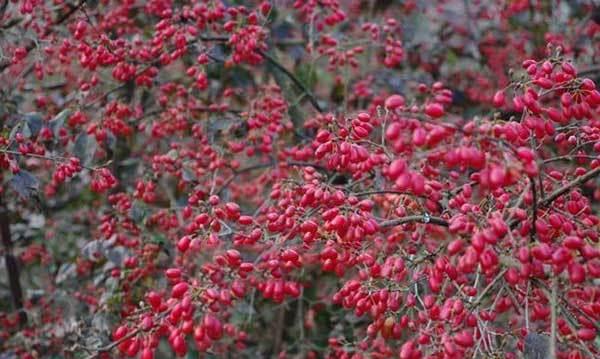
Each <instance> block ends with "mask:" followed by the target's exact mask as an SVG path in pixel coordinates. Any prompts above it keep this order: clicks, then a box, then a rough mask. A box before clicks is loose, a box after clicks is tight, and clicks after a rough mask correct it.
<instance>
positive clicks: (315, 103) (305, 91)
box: [258, 50, 323, 113]
mask: <svg viewBox="0 0 600 359" xmlns="http://www.w3.org/2000/svg"><path fill="white" fill-rule="evenodd" d="M258 53H259V54H260V55H261V56H263V57H264V58H265V59H267V61H269V62H270V63H271V64H272V65H273V66H275V67H276V68H277V69H278V70H279V71H281V72H283V73H284V74H285V75H286V76H287V77H288V78H289V79H290V80H292V82H293V83H294V84H295V85H296V86H298V88H299V89H300V90H301V91H302V93H303V94H304V95H306V97H307V98H308V101H309V102H310V104H311V105H312V106H313V107H314V108H315V110H317V111H318V112H319V113H323V109H322V108H321V105H319V102H318V101H317V99H316V98H315V96H314V95H313V94H312V93H311V92H310V90H309V89H307V88H306V86H304V85H303V84H302V82H300V80H298V78H297V77H296V76H294V74H293V73H291V72H290V71H289V70H288V69H286V68H285V67H284V66H283V65H282V64H280V63H279V61H277V60H276V59H275V58H274V57H273V56H271V55H269V54H268V53H266V52H264V51H262V50H258Z"/></svg>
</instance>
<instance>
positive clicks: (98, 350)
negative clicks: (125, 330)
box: [86, 328, 142, 359]
mask: <svg viewBox="0 0 600 359" xmlns="http://www.w3.org/2000/svg"><path fill="white" fill-rule="evenodd" d="M141 331H142V328H137V329H136V330H134V331H133V332H131V333H129V334H127V335H125V336H124V337H123V338H121V339H119V340H117V341H114V342H112V343H110V344H108V345H106V346H103V347H100V348H95V349H88V350H90V351H95V353H93V354H91V355H89V356H87V357H86V359H94V358H97V357H98V356H100V354H101V353H106V352H109V351H111V350H112V349H113V348H115V347H116V346H117V345H119V344H121V343H123V342H124V341H126V340H128V339H130V338H133V337H135V336H136V335H138V333H139V332H141Z"/></svg>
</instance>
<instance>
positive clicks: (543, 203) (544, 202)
mask: <svg viewBox="0 0 600 359" xmlns="http://www.w3.org/2000/svg"><path fill="white" fill-rule="evenodd" d="M598 175H600V167H597V168H594V169H593V170H590V171H588V172H586V173H584V174H583V175H581V176H579V177H577V178H575V179H574V180H572V181H571V182H569V183H567V184H566V185H564V186H562V187H560V188H558V189H556V190H555V191H554V192H552V193H550V194H549V195H548V196H547V197H545V198H543V199H541V200H540V201H538V202H537V206H535V207H536V208H537V209H540V208H546V207H548V206H550V205H551V204H552V202H554V201H555V200H556V199H557V198H558V197H560V196H562V195H563V194H565V193H567V192H569V191H570V190H571V189H572V188H574V187H578V186H581V185H582V184H584V183H585V182H587V181H589V180H591V179H592V178H594V177H597V176H598ZM519 223H521V222H520V221H519V220H517V219H513V220H512V221H511V222H510V223H509V227H510V229H515V228H516V227H517V226H518V225H519Z"/></svg>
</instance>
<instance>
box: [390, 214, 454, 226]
mask: <svg viewBox="0 0 600 359" xmlns="http://www.w3.org/2000/svg"><path fill="white" fill-rule="evenodd" d="M413 222H420V223H425V224H436V225H438V226H443V227H448V226H449V225H450V224H449V223H448V221H446V220H445V219H443V218H441V217H432V216H429V215H414V216H406V217H402V218H396V219H391V220H389V221H384V222H381V223H380V224H379V226H380V227H382V228H387V227H395V226H399V225H401V224H406V223H413Z"/></svg>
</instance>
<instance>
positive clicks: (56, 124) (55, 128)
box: [48, 108, 71, 138]
mask: <svg viewBox="0 0 600 359" xmlns="http://www.w3.org/2000/svg"><path fill="white" fill-rule="evenodd" d="M70 115H71V110H70V109H68V108H66V109H64V110H62V111H60V112H59V113H58V114H57V115H56V116H54V118H53V119H52V120H50V122H49V123H48V125H49V127H50V129H51V130H52V133H53V134H54V137H56V138H58V135H59V133H60V129H61V128H63V127H64V124H65V120H66V119H67V117H69V116H70Z"/></svg>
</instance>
